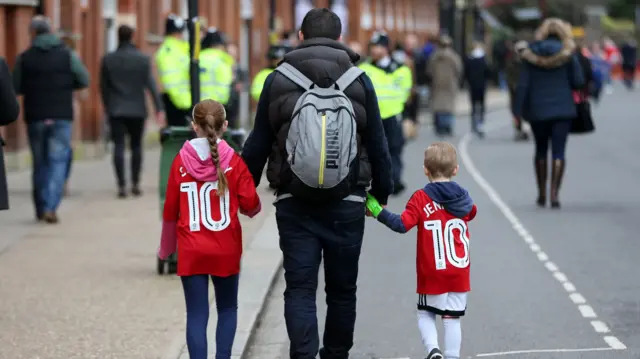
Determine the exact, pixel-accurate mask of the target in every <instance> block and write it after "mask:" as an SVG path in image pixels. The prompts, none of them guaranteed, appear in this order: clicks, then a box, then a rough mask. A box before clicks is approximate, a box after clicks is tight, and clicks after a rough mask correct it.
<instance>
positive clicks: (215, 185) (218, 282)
mask: <svg viewBox="0 0 640 359" xmlns="http://www.w3.org/2000/svg"><path fill="white" fill-rule="evenodd" d="M192 125H193V129H194V130H195V131H196V133H197V135H198V138H196V139H193V140H191V141H187V142H185V144H184V146H183V147H182V149H181V150H180V154H179V155H178V156H176V158H175V159H174V161H173V165H172V166H171V172H170V173H169V181H168V184H167V193H166V199H165V203H164V214H163V223H162V239H161V242H160V249H159V251H158V256H159V257H160V258H161V259H166V258H167V257H168V256H169V255H171V254H172V253H174V252H176V250H177V252H178V275H179V276H180V279H181V280H182V287H183V289H184V297H185V302H186V307H187V347H188V350H189V356H190V358H191V359H207V323H208V321H209V277H211V280H212V281H213V286H214V290H215V297H216V308H217V311H218V323H217V327H216V350H217V354H216V358H217V359H230V358H231V347H232V346H233V340H234V337H235V333H236V324H237V319H238V275H239V273H240V257H241V255H242V229H241V227H240V221H239V220H238V210H239V211H240V213H242V214H245V215H247V216H249V217H253V216H254V215H256V214H257V213H258V212H259V211H260V208H261V207H260V198H259V197H258V194H257V193H256V189H255V186H254V183H253V178H252V177H251V174H250V173H249V170H248V169H247V166H246V165H245V163H244V161H243V160H242V158H240V156H238V155H237V154H236V153H235V152H234V151H233V149H232V148H231V147H230V146H229V145H228V144H227V143H226V142H225V141H223V140H221V139H220V138H221V137H222V134H223V133H224V131H225V130H226V129H227V121H226V113H225V110H224V107H223V106H222V105H221V104H220V103H218V102H216V101H213V100H204V101H201V102H200V103H198V104H197V105H196V106H195V107H194V108H193V122H192Z"/></svg>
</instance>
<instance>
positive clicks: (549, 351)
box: [476, 343, 626, 358]
mask: <svg viewBox="0 0 640 359" xmlns="http://www.w3.org/2000/svg"><path fill="white" fill-rule="evenodd" d="M621 344H622V343H621ZM625 348H626V347H625ZM610 350H620V349H615V348H585V349H538V350H536V349H533V350H514V351H510V352H495V353H483V354H477V355H476V358H484V357H499V356H506V355H519V354H541V353H586V352H604V351H610Z"/></svg>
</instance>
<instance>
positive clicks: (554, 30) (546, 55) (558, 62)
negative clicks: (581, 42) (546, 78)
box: [521, 18, 576, 68]
mask: <svg viewBox="0 0 640 359" xmlns="http://www.w3.org/2000/svg"><path fill="white" fill-rule="evenodd" d="M535 39H536V41H535V42H533V43H532V44H531V45H530V46H529V48H527V49H525V50H524V51H522V55H521V56H522V59H524V60H525V61H527V62H529V63H530V64H532V65H535V66H539V67H544V68H556V67H560V66H562V65H564V64H566V63H567V62H569V61H571V56H573V53H574V52H575V51H576V43H575V41H573V34H572V32H571V25H569V24H568V23H566V22H564V21H562V20H560V19H555V18H551V19H546V20H545V21H544V22H543V23H542V25H540V27H539V28H538V29H537V30H536V34H535Z"/></svg>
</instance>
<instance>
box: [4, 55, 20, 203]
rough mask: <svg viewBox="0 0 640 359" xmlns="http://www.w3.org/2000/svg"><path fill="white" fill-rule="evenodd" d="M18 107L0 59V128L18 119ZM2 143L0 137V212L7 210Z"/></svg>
mask: <svg viewBox="0 0 640 359" xmlns="http://www.w3.org/2000/svg"><path fill="white" fill-rule="evenodd" d="M18 113H20V106H19V105H18V100H17V99H16V94H15V92H14V91H13V82H12V81H11V75H10V73H9V66H7V62H6V61H5V60H4V59H3V58H0V126H6V125H8V124H10V123H11V122H13V121H15V120H16V119H17V118H18ZM3 146H4V141H3V140H2V136H0V211H2V210H7V209H9V191H8V189H7V174H6V172H5V168H4V152H3V150H2V147H3Z"/></svg>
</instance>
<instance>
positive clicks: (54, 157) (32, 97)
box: [13, 16, 89, 223]
mask: <svg viewBox="0 0 640 359" xmlns="http://www.w3.org/2000/svg"><path fill="white" fill-rule="evenodd" d="M30 30H31V38H32V39H33V42H32V44H31V47H29V48H28V49H27V50H26V51H25V52H23V53H22V54H20V55H19V56H18V58H17V59H16V63H15V66H14V69H13V82H14V87H15V90H16V93H17V94H18V95H24V119H25V121H26V122H27V134H28V138H29V145H30V147H31V155H32V161H33V178H32V181H33V201H34V204H35V210H36V218H37V219H38V220H44V221H46V222H47V223H57V222H58V216H57V214H56V211H57V209H58V206H59V205H60V202H61V200H62V195H63V192H64V184H65V181H66V177H67V170H68V166H69V158H70V156H71V132H72V127H73V91H75V90H80V89H83V88H86V87H87V86H89V73H88V72H87V68H86V67H85V66H84V65H83V64H82V62H81V61H80V58H78V55H76V53H75V52H74V51H72V50H71V49H69V48H68V47H67V46H66V45H65V44H64V43H63V42H62V40H60V38H58V37H57V36H56V35H54V34H52V33H51V25H50V22H49V19H48V18H46V17H43V16H34V17H33V19H32V20H31V25H30Z"/></svg>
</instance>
